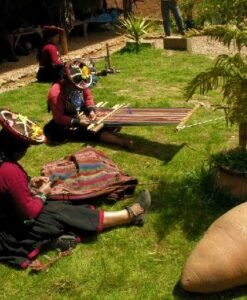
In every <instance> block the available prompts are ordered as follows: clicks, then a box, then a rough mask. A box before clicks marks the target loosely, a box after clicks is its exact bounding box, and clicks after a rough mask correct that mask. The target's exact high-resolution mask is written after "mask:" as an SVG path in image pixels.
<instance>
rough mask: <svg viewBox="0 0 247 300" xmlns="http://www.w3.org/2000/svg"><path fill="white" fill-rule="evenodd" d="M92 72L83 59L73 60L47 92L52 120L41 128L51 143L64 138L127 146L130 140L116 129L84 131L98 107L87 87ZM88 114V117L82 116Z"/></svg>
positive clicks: (95, 116) (129, 146)
mask: <svg viewBox="0 0 247 300" xmlns="http://www.w3.org/2000/svg"><path fill="white" fill-rule="evenodd" d="M91 82H92V75H91V74H90V71H89V69H88V67H87V66H86V65H85V64H84V62H83V61H81V60H79V59H75V60H72V61H69V62H68V63H67V64H66V66H65V76H64V78H63V79H62V80H60V81H58V82H57V83H54V84H53V85H52V87H51V89H50V90H49V92H48V109H49V111H51V113H52V117H53V118H52V120H51V121H50V122H49V123H47V124H46V125H45V127H44V133H45V135H46V137H47V140H48V142H49V143H50V144H57V143H63V142H65V141H73V140H74V141H75V140H77V141H78V140H79V141H101V142H105V143H109V144H115V145H119V146H122V147H125V148H127V149H131V148H132V141H130V140H128V139H124V138H122V137H120V136H119V135H116V134H115V133H114V131H115V129H119V128H113V130H110V129H109V130H108V129H105V128H102V129H101V130H100V131H98V132H97V133H94V132H92V131H89V130H87V126H88V125H89V124H90V122H94V121H96V120H97V110H96V107H95V103H94V99H93V95H92V93H91V90H90V88H89V86H90V85H91ZM82 114H84V116H85V115H86V116H87V118H88V119H87V120H85V118H84V117H81V115H82Z"/></svg>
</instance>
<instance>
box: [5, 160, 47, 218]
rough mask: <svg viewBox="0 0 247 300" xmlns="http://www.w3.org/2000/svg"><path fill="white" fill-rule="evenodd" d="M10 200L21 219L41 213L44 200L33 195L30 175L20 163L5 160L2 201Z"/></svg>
mask: <svg viewBox="0 0 247 300" xmlns="http://www.w3.org/2000/svg"><path fill="white" fill-rule="evenodd" d="M1 201H10V204H11V206H12V207H13V208H14V209H15V210H16V213H17V215H19V216H20V218H21V219H23V220H25V219H32V218H35V217H37V216H38V215H39V213H40V212H41V210H42V208H43V202H42V200H41V199H40V198H39V197H35V196H32V195H31V191H30V189H29V180H28V176H27V174H26V173H25V171H24V170H23V169H22V167H21V166H20V165H19V164H18V163H12V162H3V163H2V165H1V166H0V202H1Z"/></svg>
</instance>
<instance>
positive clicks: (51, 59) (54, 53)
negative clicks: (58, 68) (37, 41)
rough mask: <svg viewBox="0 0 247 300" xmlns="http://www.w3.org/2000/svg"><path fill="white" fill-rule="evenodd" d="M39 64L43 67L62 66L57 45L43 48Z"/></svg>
mask: <svg viewBox="0 0 247 300" xmlns="http://www.w3.org/2000/svg"><path fill="white" fill-rule="evenodd" d="M39 64H40V66H43V67H49V66H50V65H59V64H62V59H61V57H60V54H59V51H58V49H57V47H56V45H54V44H47V45H45V46H44V47H43V48H42V50H41V53H40V56H39Z"/></svg>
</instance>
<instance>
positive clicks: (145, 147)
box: [47, 134, 186, 164]
mask: <svg viewBox="0 0 247 300" xmlns="http://www.w3.org/2000/svg"><path fill="white" fill-rule="evenodd" d="M121 137H124V138H127V139H129V140H133V141H134V146H133V148H132V149H131V150H127V149H126V151H129V152H130V153H136V154H140V155H144V156H149V157H153V158H156V159H158V160H160V161H163V162H164V163H165V164H167V163H168V162H170V161H171V160H172V159H173V157H174V156H175V155H176V154H177V153H178V152H179V151H180V150H181V149H182V148H183V147H184V146H185V145H186V144H185V143H183V144H180V145H177V144H167V143H164V144H163V143H160V142H155V141H151V140H148V139H145V138H144V137H140V136H134V135H127V134H121ZM69 142H71V141H69ZM69 142H68V143H69ZM73 142H78V143H82V142H85V145H90V146H91V147H95V146H96V145H98V144H101V145H102V144H103V143H102V142H92V141H73ZM66 143H67V142H66ZM60 145H61V144H53V145H52V144H50V145H47V146H49V147H59V146H60ZM104 146H105V147H107V148H111V149H120V146H117V145H111V144H104Z"/></svg>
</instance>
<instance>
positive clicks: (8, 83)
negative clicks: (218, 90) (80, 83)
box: [0, 31, 236, 93]
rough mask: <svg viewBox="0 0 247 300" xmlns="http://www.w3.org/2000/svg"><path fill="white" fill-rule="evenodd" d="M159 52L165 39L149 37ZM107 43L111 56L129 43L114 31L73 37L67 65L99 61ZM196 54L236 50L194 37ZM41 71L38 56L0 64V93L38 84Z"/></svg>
mask: <svg viewBox="0 0 247 300" xmlns="http://www.w3.org/2000/svg"><path fill="white" fill-rule="evenodd" d="M148 40H149V41H150V40H152V41H153V42H154V44H155V47H156V48H163V39H162V37H161V36H160V35H159V36H152V37H149V39H148ZM106 43H108V45H109V49H110V53H113V52H115V51H118V50H120V49H121V48H123V47H124V45H125V43H126V39H125V38H124V37H122V36H116V35H115V34H114V33H113V32H112V31H103V32H100V33H99V32H96V33H90V35H88V37H87V38H85V37H78V36H77V37H72V38H71V39H70V40H69V42H68V46H69V52H68V54H66V55H63V56H62V58H63V60H64V61H66V60H68V59H70V58H74V57H98V56H105V55H106ZM192 53H196V54H204V55H207V56H209V57H212V58H214V57H216V56H217V55H219V54H233V53H236V49H234V47H231V48H230V49H228V48H227V47H225V46H223V45H222V44H221V43H219V42H217V41H214V40H212V39H210V38H207V37H204V36H203V37H192ZM37 69H38V64H37V61H36V52H32V53H30V54H29V55H28V56H21V57H19V61H18V62H14V63H10V62H6V63H2V64H0V93H3V92H6V91H8V90H12V89H16V88H18V87H21V86H24V85H26V84H27V83H29V82H33V81H35V80H36V79H35V74H36V72H37Z"/></svg>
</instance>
